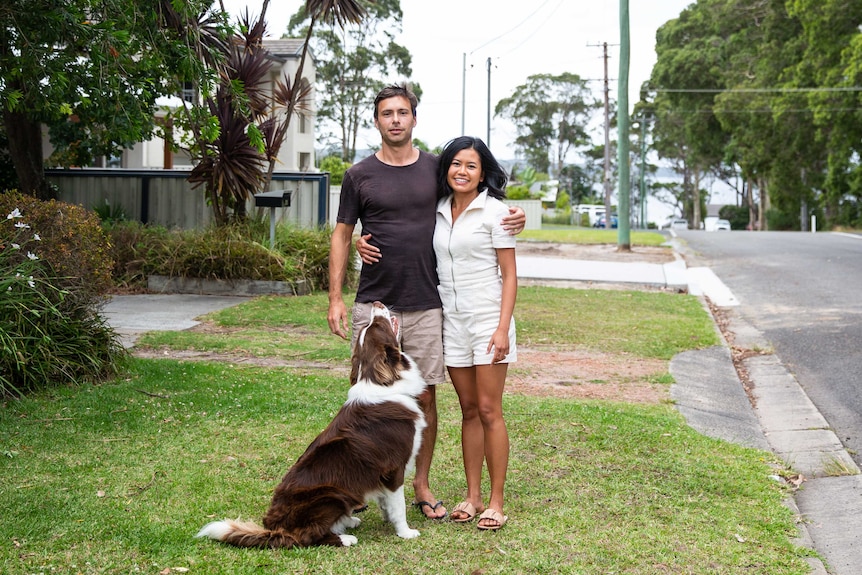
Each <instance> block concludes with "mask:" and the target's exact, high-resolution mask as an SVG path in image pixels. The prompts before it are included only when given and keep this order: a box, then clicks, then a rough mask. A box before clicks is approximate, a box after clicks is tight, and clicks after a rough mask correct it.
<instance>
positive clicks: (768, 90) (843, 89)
mask: <svg viewBox="0 0 862 575" xmlns="http://www.w3.org/2000/svg"><path fill="white" fill-rule="evenodd" d="M647 90H648V91H650V92H660V93H668V94H721V93H725V92H727V93H731V94H732V93H747V92H750V93H755V94H758V93H793V92H862V86H845V87H835V88H829V87H821V88H648V89H647Z"/></svg>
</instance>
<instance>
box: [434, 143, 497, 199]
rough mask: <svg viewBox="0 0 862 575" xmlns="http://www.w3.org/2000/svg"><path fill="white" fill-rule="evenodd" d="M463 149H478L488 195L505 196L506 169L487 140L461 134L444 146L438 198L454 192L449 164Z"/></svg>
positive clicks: (438, 183)
mask: <svg viewBox="0 0 862 575" xmlns="http://www.w3.org/2000/svg"><path fill="white" fill-rule="evenodd" d="M461 150H476V153H477V154H479V161H480V162H481V163H482V171H483V172H484V173H485V179H484V180H483V182H482V184H483V185H484V186H485V187H486V188H487V190H488V195H489V196H491V197H492V198H497V199H498V200H502V199H503V198H505V197H506V182H507V181H508V180H509V176H507V175H506V170H504V169H503V167H502V166H501V165H500V163H499V162H497V159H496V158H494V154H492V153H491V150H489V149H488V146H486V145H485V142H483V141H482V140H481V139H479V138H474V137H473V136H460V137H458V138H455V139H453V140H450V141H449V143H448V144H446V146H445V147H444V148H443V152H441V154H440V165H439V168H438V169H437V196H438V198H444V197H446V196H450V195H452V194H453V192H452V188H451V187H449V181H448V180H449V178H448V173H449V166H450V165H452V161H453V160H454V159H455V156H456V155H458V152H460V151H461ZM480 188H481V186H480Z"/></svg>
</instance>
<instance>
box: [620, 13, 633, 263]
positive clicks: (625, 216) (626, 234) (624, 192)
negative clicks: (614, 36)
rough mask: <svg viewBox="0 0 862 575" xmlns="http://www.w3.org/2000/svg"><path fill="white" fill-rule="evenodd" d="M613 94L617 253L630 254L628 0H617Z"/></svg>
mask: <svg viewBox="0 0 862 575" xmlns="http://www.w3.org/2000/svg"><path fill="white" fill-rule="evenodd" d="M617 82H618V84H617V85H618V86H619V89H618V93H617V129H618V133H619V136H618V142H617V163H618V164H619V172H620V178H619V182H620V188H619V190H620V191H619V227H618V228H617V251H620V252H630V251H632V241H631V208H630V205H631V201H630V200H631V180H630V179H629V173H630V170H629V0H620V77H619V80H618V81H617Z"/></svg>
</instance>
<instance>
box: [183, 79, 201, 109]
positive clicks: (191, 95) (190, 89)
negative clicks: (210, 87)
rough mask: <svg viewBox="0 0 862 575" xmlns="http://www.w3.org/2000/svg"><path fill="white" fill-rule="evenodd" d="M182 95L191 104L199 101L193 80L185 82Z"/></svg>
mask: <svg viewBox="0 0 862 575" xmlns="http://www.w3.org/2000/svg"><path fill="white" fill-rule="evenodd" d="M180 97H181V98H182V99H183V100H185V101H186V102H189V103H190V104H195V103H197V91H195V86H194V84H192V83H191V82H183V91H182V94H180Z"/></svg>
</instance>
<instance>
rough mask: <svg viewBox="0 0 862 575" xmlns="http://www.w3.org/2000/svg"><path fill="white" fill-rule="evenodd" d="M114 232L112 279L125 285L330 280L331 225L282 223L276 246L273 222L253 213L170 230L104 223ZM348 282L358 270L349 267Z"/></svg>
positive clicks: (321, 283) (319, 285)
mask: <svg viewBox="0 0 862 575" xmlns="http://www.w3.org/2000/svg"><path fill="white" fill-rule="evenodd" d="M106 229H107V231H108V234H109V235H110V237H111V245H112V255H113V259H114V262H115V263H114V269H113V275H114V282H115V284H116V285H117V286H119V287H122V288H126V289H144V288H145V287H146V283H147V276H148V275H154V274H155V275H164V276H169V277H189V278H204V279H221V280H240V279H247V280H271V281H284V282H288V283H294V284H296V283H300V282H304V283H306V285H308V286H309V287H310V288H311V289H314V290H326V289H327V288H328V284H329V233H330V231H329V230H328V229H327V228H320V229H304V228H299V227H296V226H290V225H280V226H278V228H277V230H276V241H275V247H274V249H270V248H269V225H268V223H265V222H264V221H263V220H259V219H254V218H249V219H247V220H246V221H244V222H236V223H232V224H230V225H225V226H212V227H209V228H205V229H195V230H169V229H167V228H164V227H160V226H149V225H144V224H141V223H138V222H114V223H111V224H108V225H106ZM349 274H350V275H348V278H347V280H348V281H351V280H352V279H353V278H355V276H356V274H357V272H356V271H355V270H353V269H351V270H350V271H349Z"/></svg>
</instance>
